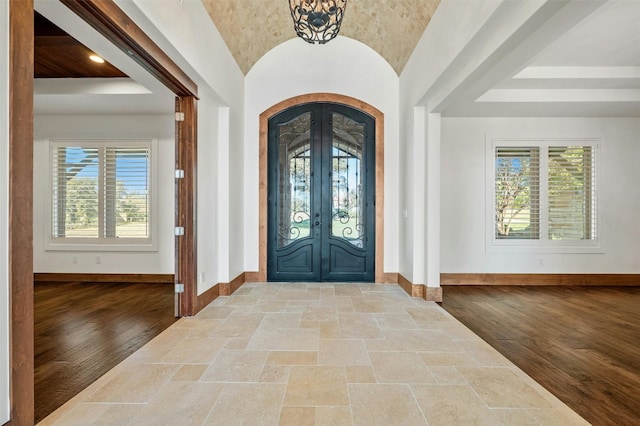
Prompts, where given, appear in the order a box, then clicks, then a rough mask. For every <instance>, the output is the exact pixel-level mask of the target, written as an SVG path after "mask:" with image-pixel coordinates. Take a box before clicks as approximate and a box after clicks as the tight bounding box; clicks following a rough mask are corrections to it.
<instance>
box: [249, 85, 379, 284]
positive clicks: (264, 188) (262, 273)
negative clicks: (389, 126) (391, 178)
mask: <svg viewBox="0 0 640 426" xmlns="http://www.w3.org/2000/svg"><path fill="white" fill-rule="evenodd" d="M317 102H321V103H332V104H339V105H344V106H348V107H351V108H354V109H357V110H360V111H361V112H364V113H366V114H367V115H369V116H371V117H372V118H373V119H374V128H375V137H374V139H375V177H374V182H375V183H374V187H375V191H374V192H375V205H374V215H375V237H374V240H375V242H374V247H375V248H374V252H375V255H374V265H375V266H374V270H375V272H374V281H375V282H379V283H382V282H387V281H388V280H389V278H386V276H385V274H384V272H383V260H384V114H383V113H382V112H381V111H379V110H378V109H376V108H374V107H373V106H371V105H369V104H367V103H366V102H363V101H360V100H358V99H355V98H351V97H349V96H344V95H337V94H332V93H313V94H307V95H301V96H296V97H294V98H290V99H287V100H285V101H282V102H280V103H278V104H276V105H274V106H272V107H271V108H269V109H267V110H266V111H264V112H263V113H262V114H260V160H259V161H260V183H259V185H260V187H259V197H260V198H259V244H260V246H259V271H258V273H257V274H256V275H255V276H252V278H253V279H255V280H257V281H267V240H268V139H269V137H268V129H269V119H270V118H271V117H273V116H275V115H277V114H279V113H280V112H282V111H284V110H287V109H288V108H291V107H294V106H296V105H302V104H309V103H317Z"/></svg>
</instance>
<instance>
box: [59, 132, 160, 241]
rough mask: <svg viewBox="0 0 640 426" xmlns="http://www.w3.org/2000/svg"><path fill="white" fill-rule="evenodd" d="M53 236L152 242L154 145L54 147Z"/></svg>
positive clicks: (65, 145)
mask: <svg viewBox="0 0 640 426" xmlns="http://www.w3.org/2000/svg"><path fill="white" fill-rule="evenodd" d="M51 152H52V155H51V158H52V171H53V172H52V178H53V180H52V182H53V188H52V202H53V205H52V216H51V218H52V237H54V238H67V239H74V238H75V239H87V238H89V239H95V240H104V239H114V238H149V236H150V223H149V214H150V199H149V194H150V144H148V143H146V144H143V145H142V146H141V145H140V144H138V145H135V146H133V145H126V146H112V145H110V144H108V143H100V142H87V143H86V145H83V146H70V145H69V144H68V143H54V144H53V145H52V151H51Z"/></svg>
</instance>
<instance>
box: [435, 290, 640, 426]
mask: <svg viewBox="0 0 640 426" xmlns="http://www.w3.org/2000/svg"><path fill="white" fill-rule="evenodd" d="M443 293H444V302H443V303H442V307H443V308H444V309H446V310H447V311H448V312H450V313H451V314H452V315H453V316H455V317H456V318H457V319H458V320H459V321H461V322H462V323H463V324H465V325H466V326H467V327H469V328H470V329H471V330H473V331H474V332H475V333H476V334H477V335H479V336H480V337H481V338H482V339H484V340H485V341H486V342H487V343H489V344H490V345H491V346H493V347H494V348H495V349H497V350H498V351H499V352H501V353H502V354H503V355H504V356H506V357H507V358H508V359H509V360H511V361H512V362H513V363H514V364H516V365H517V366H518V367H520V368H521V369H522V370H524V371H525V372H526V373H527V374H528V375H529V376H531V377H532V378H533V379H535V380H536V381H537V382H538V383H540V384H541V385H542V386H544V387H545V388H546V389H548V390H549V391H550V392H552V393H553V394H554V395H555V396H556V397H558V398H559V399H560V400H562V401H563V402H564V403H565V404H567V405H568V406H569V407H571V408H572V409H573V410H574V411H576V412H577V413H578V414H580V415H581V416H582V417H583V418H584V419H586V420H587V421H588V422H590V423H592V424H593V425H597V426H599V425H640V287H520V286H445V287H444V289H443Z"/></svg>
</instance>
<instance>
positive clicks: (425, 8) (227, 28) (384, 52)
mask: <svg viewBox="0 0 640 426" xmlns="http://www.w3.org/2000/svg"><path fill="white" fill-rule="evenodd" d="M202 3H203V4H204V6H205V8H206V9H207V11H208V12H209V16H211V19H212V20H213V22H214V23H215V25H216V27H217V28H218V31H220V34H221V35H222V38H223V39H224V41H225V43H226V44H227V46H228V47H229V50H231V54H232V55H233V57H234V58H235V60H236V62H238V65H239V66H240V69H241V70H242V72H243V73H244V74H247V72H249V70H250V69H251V67H252V66H253V65H254V64H255V63H256V62H257V61H258V59H260V58H261V57H262V56H263V55H264V54H265V53H267V52H268V51H269V50H271V49H272V48H274V47H276V46H277V45H278V44H280V43H282V42H284V41H287V40H289V39H291V38H294V37H295V36H296V35H295V32H294V30H293V21H292V20H291V14H290V11H289V2H288V1H287V0H270V1H264V0H243V1H238V0H202ZM439 4H440V0H403V1H384V0H369V1H358V0H351V1H348V2H347V8H346V11H345V15H344V19H343V22H342V27H341V29H340V35H343V36H346V37H350V38H353V39H355V40H358V41H360V42H362V43H364V44H366V45H368V46H369V47H371V48H372V49H373V50H375V51H376V52H378V53H379V54H380V55H381V56H382V57H383V58H384V59H386V60H387V62H389V64H390V65H391V66H392V67H393V69H394V70H395V71H396V73H397V74H400V72H402V69H403V68H404V66H405V64H406V63H407V61H408V60H409V56H410V55H411V52H413V49H414V48H415V46H416V44H417V43H418V40H419V39H420V37H421V36H422V33H423V32H424V30H425V28H426V27H427V24H428V23H429V21H430V20H431V17H432V16H433V14H434V13H435V11H436V8H437V7H438V5H439Z"/></svg>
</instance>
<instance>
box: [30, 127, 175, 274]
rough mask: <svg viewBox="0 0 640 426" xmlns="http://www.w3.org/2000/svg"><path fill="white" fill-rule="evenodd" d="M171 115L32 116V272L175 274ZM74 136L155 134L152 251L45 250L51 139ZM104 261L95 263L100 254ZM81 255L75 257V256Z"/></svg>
mask: <svg viewBox="0 0 640 426" xmlns="http://www.w3.org/2000/svg"><path fill="white" fill-rule="evenodd" d="M174 128H175V127H174V119H173V115H155V116H143V115H129V116H114V115H100V116H91V115H77V116H36V117H34V189H33V191H34V205H33V209H34V212H33V214H34V219H33V224H34V226H33V231H34V241H33V246H34V247H33V250H34V258H33V267H34V272H52V273H64V272H67V273H138V274H173V271H174V236H173V226H174V207H173V206H174V194H175V188H174V185H175V181H174V173H173V170H174V151H175V148H174V145H175V142H174V140H175V136H174V135H175V132H174ZM51 138H55V139H65V138H69V139H74V138H94V139H101V138H105V139H107V138H111V139H126V138H156V139H157V141H158V150H157V152H154V153H153V154H152V155H156V156H157V157H156V158H157V163H156V164H157V168H158V169H157V174H156V176H157V180H156V182H155V183H156V185H157V192H156V195H157V206H158V208H157V215H156V216H155V217H152V221H153V220H154V219H155V220H156V221H157V222H156V226H155V231H156V233H157V235H156V237H157V238H158V240H157V241H158V246H157V247H158V250H157V251H154V252H132V251H129V252H113V251H102V252H92V251H80V252H74V251H67V250H65V251H47V250H45V248H46V244H47V242H48V223H49V218H48V217H47V209H46V206H47V204H46V203H48V202H50V200H51V195H50V188H49V186H48V184H49V178H48V176H47V172H46V171H48V170H49V167H48V162H49V151H48V145H47V140H48V139H51ZM97 255H99V256H100V257H101V263H100V264H97V263H96V256H97ZM74 256H75V259H76V260H77V262H76V263H72V262H73V257H74Z"/></svg>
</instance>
